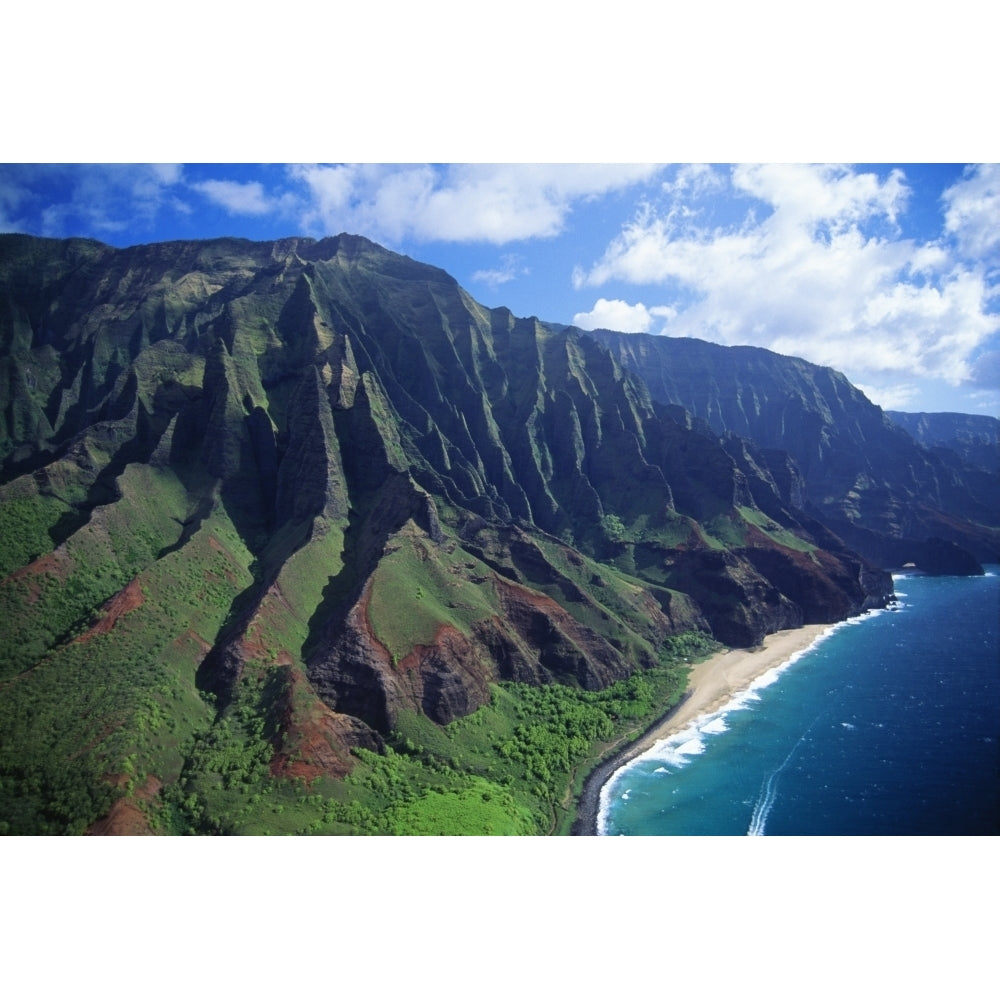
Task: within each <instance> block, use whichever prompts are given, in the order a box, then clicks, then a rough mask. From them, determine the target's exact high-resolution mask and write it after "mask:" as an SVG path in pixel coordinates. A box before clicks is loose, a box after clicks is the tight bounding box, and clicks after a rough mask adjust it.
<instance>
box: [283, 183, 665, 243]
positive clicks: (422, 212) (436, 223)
mask: <svg viewBox="0 0 1000 1000" xmlns="http://www.w3.org/2000/svg"><path fill="white" fill-rule="evenodd" d="M655 170H656V168H654V167H650V166H644V165H626V166H614V165H607V164H590V165H582V166H576V165H561V164H545V165H530V164H528V165H524V164H516V165H510V164H501V165H486V164H465V165H453V166H448V167H431V166H428V165H415V166H391V167H386V166H372V165H344V166H317V165H302V166H295V167H291V168H290V169H289V177H290V178H291V179H293V180H294V181H296V182H299V183H301V184H303V185H304V186H305V188H306V190H307V191H308V194H309V204H308V207H307V208H306V209H305V210H304V212H303V213H302V216H301V221H302V224H303V225H304V226H305V227H306V229H307V230H309V231H311V232H317V233H321V234H327V233H336V232H340V231H343V230H351V231H356V232H364V233H367V234H369V235H371V236H372V238H374V239H380V240H388V241H390V242H399V241H401V240H403V239H407V238H412V239H416V240H421V241H429V240H453V241H457V242H471V241H481V242H487V243H495V244H498V245H500V244H504V243H509V242H511V241H514V240H523V239H529V238H537V237H550V236H555V235H557V234H558V233H560V232H562V231H563V228H564V226H565V224H566V220H567V217H568V216H569V215H570V213H571V212H572V210H573V205H574V203H576V202H578V201H580V200H584V199H589V198H594V197H597V196H599V195H602V194H605V193H607V192H609V191H612V190H617V189H620V188H623V187H626V186H628V185H631V184H634V183H637V182H640V181H644V180H647V179H649V178H650V177H651V176H652V175H653V174H654V173H655Z"/></svg>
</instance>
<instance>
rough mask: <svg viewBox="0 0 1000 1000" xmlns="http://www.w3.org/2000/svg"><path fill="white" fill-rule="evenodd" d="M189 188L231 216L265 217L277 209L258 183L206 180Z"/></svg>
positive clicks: (262, 186)
mask: <svg viewBox="0 0 1000 1000" xmlns="http://www.w3.org/2000/svg"><path fill="white" fill-rule="evenodd" d="M191 187H192V188H194V190H195V191H199V192H201V194H203V195H204V196H205V197H206V198H207V199H208V200H209V201H211V202H214V203H215V204H216V205H221V206H222V207H223V208H224V209H225V210H226V211H227V212H231V213H232V214H233V215H267V214H268V213H270V212H273V211H274V210H275V208H276V207H277V203H276V202H275V201H274V200H273V199H271V198H268V197H267V196H266V195H265V194H264V185H263V184H261V183H260V182H259V181H247V182H245V183H244V182H240V181H217V180H208V181H199V182H198V183H196V184H192V185H191Z"/></svg>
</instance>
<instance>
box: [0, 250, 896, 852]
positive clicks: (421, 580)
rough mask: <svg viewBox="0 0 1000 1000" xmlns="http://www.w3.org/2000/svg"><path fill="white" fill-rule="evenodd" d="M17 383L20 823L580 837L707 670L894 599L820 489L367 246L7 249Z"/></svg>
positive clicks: (12, 435)
mask: <svg viewBox="0 0 1000 1000" xmlns="http://www.w3.org/2000/svg"><path fill="white" fill-rule="evenodd" d="M637 343H638V342H637ZM0 357H2V359H3V375H2V379H0V463H2V465H0V615H2V618H0V620H2V621H3V622H4V623H5V624H4V627H3V630H2V634H0V650H2V651H0V817H2V821H0V830H2V831H3V832H8V833H36V832H43V833H54V832H71V833H78V832H83V831H85V830H88V829H89V830H92V831H94V832H148V831H150V830H152V831H155V832H236V833H261V832H306V831H313V832H333V833H353V832H376V833H391V832H544V831H545V830H549V829H557V828H559V827H560V823H561V820H560V815H561V813H560V810H562V812H566V810H568V809H570V807H571V795H572V791H571V788H570V782H571V780H572V779H573V776H574V774H575V772H576V769H577V768H578V766H579V765H580V763H581V762H582V761H584V760H586V759H592V758H593V757H594V756H595V755H596V754H598V753H599V752H600V748H601V746H605V745H607V744H608V742H609V741H610V740H612V739H613V738H615V737H616V736H617V735H620V734H621V733H623V732H626V731H628V729H629V727H630V726H631V727H634V726H635V725H636V724H638V722H640V721H641V720H643V719H647V718H652V717H653V716H655V715H656V714H657V713H658V712H662V711H663V709H664V708H665V706H666V704H667V702H669V701H670V700H675V699H676V698H677V697H678V696H679V694H680V692H681V690H682V689H683V686H684V676H685V672H684V662H685V660H688V659H690V657H691V656H692V655H696V654H697V653H698V652H699V651H703V650H706V649H708V648H710V647H711V644H712V642H721V643H725V644H728V645H732V646H752V645H755V644H757V643H759V642H761V640H762V639H763V638H764V636H765V635H767V634H768V633H770V632H773V631H775V630H778V629H782V628H787V627H791V626H796V625H800V624H803V623H812V622H833V621H837V620H840V619H843V618H844V617H846V616H849V615H852V614H856V613H858V612H860V611H862V610H864V609H866V608H871V607H877V606H883V605H884V604H885V603H886V602H887V600H889V599H890V598H891V596H892V582H891V578H890V577H889V575H888V574H887V573H886V572H884V571H883V570H881V569H879V568H878V567H877V566H876V565H875V564H874V563H872V562H870V561H868V560H866V559H865V558H863V557H862V556H859V555H857V554H856V553H855V552H854V551H852V550H851V549H849V548H848V547H847V546H846V545H845V544H844V542H843V541H842V540H841V539H840V538H839V537H838V536H837V535H836V534H834V533H833V532H831V531H830V530H829V527H828V526H827V524H824V523H823V521H822V520H821V519H820V518H819V517H817V516H816V513H815V512H812V511H810V510H808V509H807V507H806V505H803V504H801V503H799V499H800V498H799V492H801V491H800V488H799V485H797V484H800V478H801V475H802V471H801V462H799V466H800V467H799V468H796V461H797V460H795V461H793V460H792V459H791V458H789V457H788V455H787V454H785V453H782V454H781V455H778V456H776V455H775V453H774V451H773V446H768V447H772V450H771V451H768V450H766V448H765V447H763V446H761V445H760V444H758V443H754V442H753V441H751V440H750V439H749V438H748V437H738V436H736V435H735V434H720V432H719V430H718V429H716V428H713V427H711V426H710V425H709V424H708V423H706V422H705V421H703V420H699V419H697V417H696V416H692V414H691V413H690V412H687V411H686V410H684V409H682V408H681V407H679V406H676V405H673V401H671V402H670V403H664V402H662V401H661V400H660V399H659V398H658V393H657V391H651V390H652V388H653V383H652V382H651V381H650V380H649V378H648V377H647V378H646V380H644V379H643V378H641V377H639V376H638V375H637V374H635V373H634V372H633V371H632V370H630V367H631V366H630V365H628V364H625V363H623V360H622V358H621V356H620V352H619V354H618V356H616V353H615V352H614V351H609V350H608V347H607V346H606V345H604V344H602V343H599V342H598V341H597V340H596V339H595V338H594V337H592V336H584V335H581V334H580V333H579V332H578V331H574V330H571V329H564V328H560V327H557V326H555V325H552V324H546V323H542V322H540V321H539V320H537V319H534V318H531V319H523V318H517V317H514V316H513V315H511V313H510V312H509V311H507V310H505V309H486V308H484V307H483V306H481V305H480V304H478V303H476V302H475V301H474V300H473V299H472V298H471V297H470V296H469V295H468V294H467V293H466V292H465V291H463V290H462V289H461V288H460V287H459V286H458V284H457V283H456V282H455V281H454V280H453V279H452V278H451V277H449V276H448V275H447V274H445V273H444V272H442V271H440V270H438V269H435V268H433V267H429V266H426V265H423V264H420V263H417V262H415V261H413V260H410V259H409V258H406V257H402V256H399V255H396V254H393V253H390V252H388V251H386V250H384V249H382V248H381V247H378V246H376V245H375V244H373V243H370V242H369V241H367V240H365V239H362V238H360V237H356V236H347V235H342V236H339V237H336V238H331V239H325V240H321V241H314V240H309V239H287V240H281V241H277V242H274V243H251V242H248V241H243V240H213V241H208V242H177V243H168V244H159V245H151V246H140V247H132V248H129V249H125V250H117V249H113V248H111V247H108V246H104V245H102V244H99V243H96V242H92V241H85V240H69V241H52V240H44V239H39V238H33V237H27V236H3V237H0ZM730 429H732V428H726V430H730ZM738 430H739V429H738ZM900 433H902V432H900ZM907 440H909V439H907ZM805 475H806V477H807V478H806V482H808V481H809V480H808V471H807V472H806V473H805ZM819 513H823V511H822V510H820V511H819ZM577 777H579V775H577Z"/></svg>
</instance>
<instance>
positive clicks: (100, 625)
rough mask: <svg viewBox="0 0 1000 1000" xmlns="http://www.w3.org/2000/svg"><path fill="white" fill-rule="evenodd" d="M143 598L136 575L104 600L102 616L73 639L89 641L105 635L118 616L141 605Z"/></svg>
mask: <svg viewBox="0 0 1000 1000" xmlns="http://www.w3.org/2000/svg"><path fill="white" fill-rule="evenodd" d="M144 600H145V598H144V597H143V595H142V587H140V586H139V579H138V577H136V579H134V580H132V582H131V583H129V584H128V585H127V586H125V587H123V588H122V589H121V590H119V591H118V593H117V594H115V596H114V597H112V598H111V599H110V600H109V601H105V602H104V604H103V605H102V607H101V611H102V612H103V617H102V618H101V619H100V620H99V621H98V622H96V623H95V624H94V625H92V626H91V627H90V628H89V629H87V631H86V632H84V633H83V635H81V636H79V637H78V638H77V639H75V640H74V641H75V642H89V641H90V640H91V639H93V638H94V637H95V636H98V635H107V633H108V632H110V631H111V630H112V629H113V628H114V627H115V624H116V623H117V621H118V619H119V618H121V617H122V616H123V615H127V614H128V613H129V612H130V611H135V609H136V608H139V607H142V604H143V601H144Z"/></svg>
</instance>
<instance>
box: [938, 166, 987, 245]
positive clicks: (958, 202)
mask: <svg viewBox="0 0 1000 1000" xmlns="http://www.w3.org/2000/svg"><path fill="white" fill-rule="evenodd" d="M942 201H943V202H944V203H945V205H946V206H947V208H946V209H945V217H944V218H945V223H944V227H945V231H946V232H947V233H948V234H949V235H951V236H954V237H955V239H956V240H957V241H958V246H959V249H960V250H961V252H962V253H963V254H965V256H966V257H985V256H986V255H987V254H989V253H990V252H992V251H993V250H995V249H996V248H997V246H998V245H1000V164H996V163H988V164H984V165H981V166H978V167H967V168H966V171H965V176H964V177H963V178H962V180H960V181H959V182H958V183H957V184H954V185H953V186H952V187H950V188H948V190H947V191H945V192H944V194H943V195H942Z"/></svg>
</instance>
